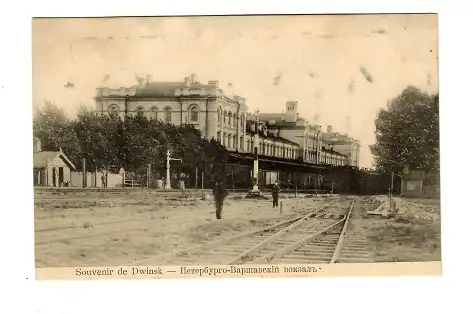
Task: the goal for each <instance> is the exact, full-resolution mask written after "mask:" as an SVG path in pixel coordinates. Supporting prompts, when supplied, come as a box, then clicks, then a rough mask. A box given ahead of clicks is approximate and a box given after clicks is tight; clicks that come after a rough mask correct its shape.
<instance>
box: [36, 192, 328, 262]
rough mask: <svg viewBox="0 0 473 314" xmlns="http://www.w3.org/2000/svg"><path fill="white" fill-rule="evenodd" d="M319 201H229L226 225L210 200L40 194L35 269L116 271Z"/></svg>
mask: <svg viewBox="0 0 473 314" xmlns="http://www.w3.org/2000/svg"><path fill="white" fill-rule="evenodd" d="M325 202H326V201H325V200H322V199H316V200H314V199H294V198H292V199H287V200H284V205H283V214H282V215H280V213H279V208H277V209H275V208H272V203H271V200H259V201H255V200H245V199H240V200H233V199H228V200H227V201H226V202H225V206H224V209H223V219H222V220H217V219H215V209H214V204H213V202H212V201H211V200H206V201H203V200H200V199H196V198H190V199H187V200H182V199H175V198H174V199H173V198H167V199H165V198H163V197H157V196H156V195H153V194H148V193H130V194H127V195H124V194H112V193H109V194H107V193H89V194H85V193H82V194H81V193H76V194H75V195H68V194H66V195H60V194H51V193H43V194H41V195H36V197H35V243H36V266H37V267H61V266H100V265H101V266H103V265H109V266H118V265H130V264H131V263H133V262H135V261H140V260H144V259H146V258H149V257H151V256H156V255H160V254H165V253H168V252H172V251H175V250H177V249H181V248H188V247H190V246H193V245H197V244H201V243H204V242H207V241H211V240H215V239H217V238H218V237H228V236H232V235H235V234H238V233H242V232H247V231H251V230H256V229H260V228H262V227H264V226H267V225H272V224H275V223H277V222H279V221H282V220H284V219H289V218H290V217H293V216H296V215H298V214H301V213H305V212H307V211H309V210H313V209H315V208H316V207H317V206H319V204H322V203H325Z"/></svg>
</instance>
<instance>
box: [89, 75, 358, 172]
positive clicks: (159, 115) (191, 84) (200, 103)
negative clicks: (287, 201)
mask: <svg viewBox="0 0 473 314" xmlns="http://www.w3.org/2000/svg"><path fill="white" fill-rule="evenodd" d="M285 109H286V110H285V112H284V113H259V114H258V117H256V116H255V115H254V114H250V113H249V112H248V106H247V104H246V99H245V98H244V97H241V96H232V97H229V96H227V95H225V93H224V91H223V90H222V89H221V88H220V87H219V82H218V81H216V80H213V81H208V83H207V84H203V83H200V82H199V81H198V80H197V77H196V75H195V74H191V75H190V76H187V77H185V78H184V79H183V81H181V82H153V81H152V76H151V75H148V76H147V77H146V79H143V80H139V81H138V84H137V85H135V86H132V87H128V88H127V87H121V88H118V89H111V88H106V87H100V88H97V94H96V97H95V110H96V112H97V113H99V114H110V115H114V116H119V117H125V116H133V115H140V116H144V117H147V118H149V119H159V120H162V121H164V122H167V123H171V124H174V125H183V124H191V125H193V126H194V127H195V128H197V129H199V130H200V131H201V133H202V135H203V137H205V138H208V139H215V140H217V141H218V142H219V143H221V144H222V145H223V146H224V147H225V148H226V149H227V150H229V151H233V152H240V153H251V152H254V146H255V142H256V132H258V135H259V136H258V141H259V143H258V148H259V149H258V153H259V154H260V155H264V156H271V157H277V158H284V159H292V160H296V159H297V160H300V161H303V162H304V163H309V164H330V165H337V166H343V165H347V164H349V165H356V166H357V165H358V155H359V143H358V146H356V145H355V144H343V143H344V142H342V141H340V140H338V139H337V138H336V136H335V134H333V135H332V133H330V132H328V133H323V132H322V130H321V127H320V126H318V125H312V124H310V123H309V122H308V121H307V120H306V119H304V118H301V117H299V113H298V102H297V101H287V102H286V108H285ZM256 121H259V122H258V125H256ZM327 134H328V135H327ZM350 139H351V138H350ZM352 142H353V143H356V141H354V140H353V139H352Z"/></svg>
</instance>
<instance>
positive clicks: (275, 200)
mask: <svg viewBox="0 0 473 314" xmlns="http://www.w3.org/2000/svg"><path fill="white" fill-rule="evenodd" d="M279 191H280V188H279V184H278V182H277V181H276V182H274V184H273V186H272V187H271V195H272V196H273V208H274V207H278V206H279V204H278V200H279Z"/></svg>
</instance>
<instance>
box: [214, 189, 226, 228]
mask: <svg viewBox="0 0 473 314" xmlns="http://www.w3.org/2000/svg"><path fill="white" fill-rule="evenodd" d="M213 195H214V201H215V208H216V216H217V219H222V207H223V201H224V200H225V196H227V190H226V189H225V186H224V185H223V184H222V182H220V180H217V181H216V182H215V186H214V188H213Z"/></svg>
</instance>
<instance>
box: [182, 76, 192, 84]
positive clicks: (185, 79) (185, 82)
mask: <svg viewBox="0 0 473 314" xmlns="http://www.w3.org/2000/svg"><path fill="white" fill-rule="evenodd" d="M190 83H191V80H190V78H189V77H188V76H186V77H184V84H186V86H189V85H190Z"/></svg>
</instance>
